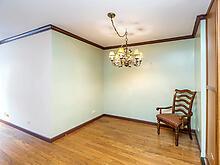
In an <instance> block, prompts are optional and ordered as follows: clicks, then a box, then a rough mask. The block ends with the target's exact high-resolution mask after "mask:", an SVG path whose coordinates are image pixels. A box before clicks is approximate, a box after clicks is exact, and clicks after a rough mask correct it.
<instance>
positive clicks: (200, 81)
mask: <svg viewBox="0 0 220 165" xmlns="http://www.w3.org/2000/svg"><path fill="white" fill-rule="evenodd" d="M195 82H196V83H195V87H196V90H197V96H196V106H195V108H196V113H195V116H196V122H195V124H196V125H195V129H196V134H197V137H198V141H199V144H200V148H201V157H205V156H206V152H205V149H206V21H205V20H201V21H200V26H199V28H198V31H197V36H196V39H195Z"/></svg>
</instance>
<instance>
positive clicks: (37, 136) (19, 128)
mask: <svg viewBox="0 0 220 165" xmlns="http://www.w3.org/2000/svg"><path fill="white" fill-rule="evenodd" d="M0 122H1V123H4V124H6V125H9V126H11V127H13V128H15V129H17V130H20V131H22V132H25V133H27V134H29V135H31V136H34V137H36V138H38V139H41V140H44V141H46V142H49V143H51V139H50V138H47V137H45V136H42V135H39V134H37V133H35V132H32V131H29V130H27V129H25V128H22V127H19V126H17V125H15V124H12V123H10V122H8V121H5V120H2V119H0Z"/></svg>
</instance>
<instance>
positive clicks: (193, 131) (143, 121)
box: [103, 114, 195, 134]
mask: <svg viewBox="0 0 220 165" xmlns="http://www.w3.org/2000/svg"><path fill="white" fill-rule="evenodd" d="M103 116H107V117H112V118H116V119H122V120H127V121H133V122H136V123H144V124H148V125H152V126H157V123H156V122H151V121H146V120H139V119H133V118H129V117H123V116H117V115H110V114H103ZM161 127H163V128H170V127H169V126H167V125H164V124H161ZM181 132H183V133H188V130H187V129H183V130H181ZM192 133H193V134H195V130H194V129H192Z"/></svg>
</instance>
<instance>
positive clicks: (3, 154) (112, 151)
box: [0, 117, 200, 165]
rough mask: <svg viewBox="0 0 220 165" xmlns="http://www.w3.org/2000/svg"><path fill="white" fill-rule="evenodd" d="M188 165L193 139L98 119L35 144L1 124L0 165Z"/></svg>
mask: <svg viewBox="0 0 220 165" xmlns="http://www.w3.org/2000/svg"><path fill="white" fill-rule="evenodd" d="M30 164H31V165H99V164H102V165H119V164H124V165H168V164H169V165H171V164H173V165H189V164H195V165H196V164H200V154H199V149H198V146H197V143H196V140H195V136H193V140H192V141H191V140H190V139H189V137H188V135H187V134H183V133H181V134H180V140H179V147H176V146H175V145H174V136H173V132H172V130H170V129H165V128H162V129H161V134H160V135H159V136H158V135H157V133H156V127H155V126H151V125H147V124H143V123H136V122H132V121H126V120H121V119H115V118H111V117H102V118H100V119H98V120H96V121H95V122H93V123H90V124H88V125H86V126H85V127H83V128H81V129H79V130H77V131H75V132H73V133H71V134H69V135H67V136H65V137H63V138H61V139H59V140H57V141H55V142H53V143H52V144H50V143H47V142H44V141H42V140H39V139H37V138H35V137H32V136H30V135H28V134H26V133H23V132H21V131H19V130H16V129H14V128H12V127H10V126H7V125H5V124H2V123H0V165H30Z"/></svg>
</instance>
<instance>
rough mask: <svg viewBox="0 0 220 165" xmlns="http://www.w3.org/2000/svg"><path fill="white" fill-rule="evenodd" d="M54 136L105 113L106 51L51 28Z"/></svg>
mask: <svg viewBox="0 0 220 165" xmlns="http://www.w3.org/2000/svg"><path fill="white" fill-rule="evenodd" d="M52 111H53V117H52V119H53V134H54V136H55V135H57V134H59V133H62V132H64V131H66V130H68V129H70V128H73V127H75V126H78V125H79V124H81V123H84V122H86V121H88V120H90V119H92V118H94V117H96V116H98V115H101V114H102V113H103V51H102V50H101V49H99V48H96V47H94V46H91V45H88V44H86V43H84V42H81V41H79V40H76V39H73V38H71V37H68V36H66V35H64V34H61V33H58V32H55V31H52Z"/></svg>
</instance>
